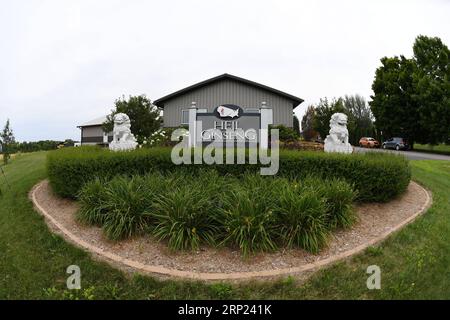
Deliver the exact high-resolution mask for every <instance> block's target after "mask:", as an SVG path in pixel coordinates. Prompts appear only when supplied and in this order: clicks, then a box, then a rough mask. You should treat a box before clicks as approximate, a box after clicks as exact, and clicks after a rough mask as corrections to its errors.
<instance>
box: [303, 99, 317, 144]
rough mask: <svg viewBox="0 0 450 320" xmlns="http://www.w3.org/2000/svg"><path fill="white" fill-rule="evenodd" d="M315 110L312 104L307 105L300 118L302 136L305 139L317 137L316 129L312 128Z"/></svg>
mask: <svg viewBox="0 0 450 320" xmlns="http://www.w3.org/2000/svg"><path fill="white" fill-rule="evenodd" d="M315 115H316V110H315V109H314V106H313V105H310V106H308V109H306V112H305V114H304V115H303V118H302V136H303V139H305V140H306V141H310V140H312V139H315V138H317V131H316V130H314V128H313V123H314V117H315Z"/></svg>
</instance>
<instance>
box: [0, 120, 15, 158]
mask: <svg viewBox="0 0 450 320" xmlns="http://www.w3.org/2000/svg"><path fill="white" fill-rule="evenodd" d="M15 141H16V139H15V138H14V133H13V131H12V129H11V126H10V124H9V119H8V120H6V124H5V127H4V128H3V130H2V132H1V134H0V143H1V145H2V153H3V163H4V164H5V165H6V164H8V160H9V158H10V157H11V150H10V146H11V145H12V144H14V143H15Z"/></svg>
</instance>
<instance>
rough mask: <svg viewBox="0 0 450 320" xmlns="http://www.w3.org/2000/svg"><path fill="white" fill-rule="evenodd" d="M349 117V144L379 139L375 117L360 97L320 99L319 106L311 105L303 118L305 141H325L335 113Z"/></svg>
mask: <svg viewBox="0 0 450 320" xmlns="http://www.w3.org/2000/svg"><path fill="white" fill-rule="evenodd" d="M336 112H341V113H344V114H346V115H347V117H348V124H347V129H348V133H349V142H350V143H351V144H352V145H358V143H359V139H360V138H361V137H374V138H378V139H380V137H379V132H377V130H376V129H375V126H374V117H373V115H372V112H371V110H370V107H369V105H368V104H367V102H366V100H365V99H364V98H363V97H361V96H360V95H354V96H345V97H341V98H333V99H331V100H329V99H328V98H323V99H320V102H319V103H318V104H317V105H310V106H309V107H308V109H307V110H306V113H305V115H304V116H303V118H302V135H303V138H304V139H305V140H318V139H319V138H320V139H322V140H323V139H325V137H326V136H327V135H328V132H329V130H330V119H331V116H332V115H333V113H336Z"/></svg>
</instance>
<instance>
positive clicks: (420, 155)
mask: <svg viewBox="0 0 450 320" xmlns="http://www.w3.org/2000/svg"><path fill="white" fill-rule="evenodd" d="M354 150H355V152H368V151H374V152H391V153H396V154H401V155H404V156H405V157H406V158H408V159H410V160H447V161H450V156H446V155H443V154H435V153H426V152H417V151H395V150H383V149H369V148H360V147H354Z"/></svg>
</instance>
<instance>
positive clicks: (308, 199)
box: [275, 188, 330, 253]
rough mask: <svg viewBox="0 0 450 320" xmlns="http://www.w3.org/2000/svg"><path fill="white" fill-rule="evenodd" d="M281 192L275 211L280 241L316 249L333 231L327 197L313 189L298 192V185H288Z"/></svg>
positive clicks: (287, 244) (311, 250)
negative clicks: (328, 214) (329, 222)
mask: <svg viewBox="0 0 450 320" xmlns="http://www.w3.org/2000/svg"><path fill="white" fill-rule="evenodd" d="M279 196H280V198H279V199H278V203H277V205H276V208H275V212H276V215H277V218H278V221H279V228H278V235H279V238H280V239H281V241H282V242H283V243H284V244H285V245H286V246H287V247H299V248H302V249H305V250H306V251H309V252H313V253H317V252H318V251H319V250H320V249H321V248H322V247H323V246H324V245H325V244H326V242H327V238H328V235H329V232H330V228H329V225H328V223H327V211H326V202H325V201H326V200H325V198H323V197H321V196H320V194H318V193H317V192H316V191H314V190H313V189H310V190H304V191H303V192H301V193H300V194H299V193H298V192H297V190H295V188H285V189H284V190H283V191H282V192H280V193H279Z"/></svg>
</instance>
